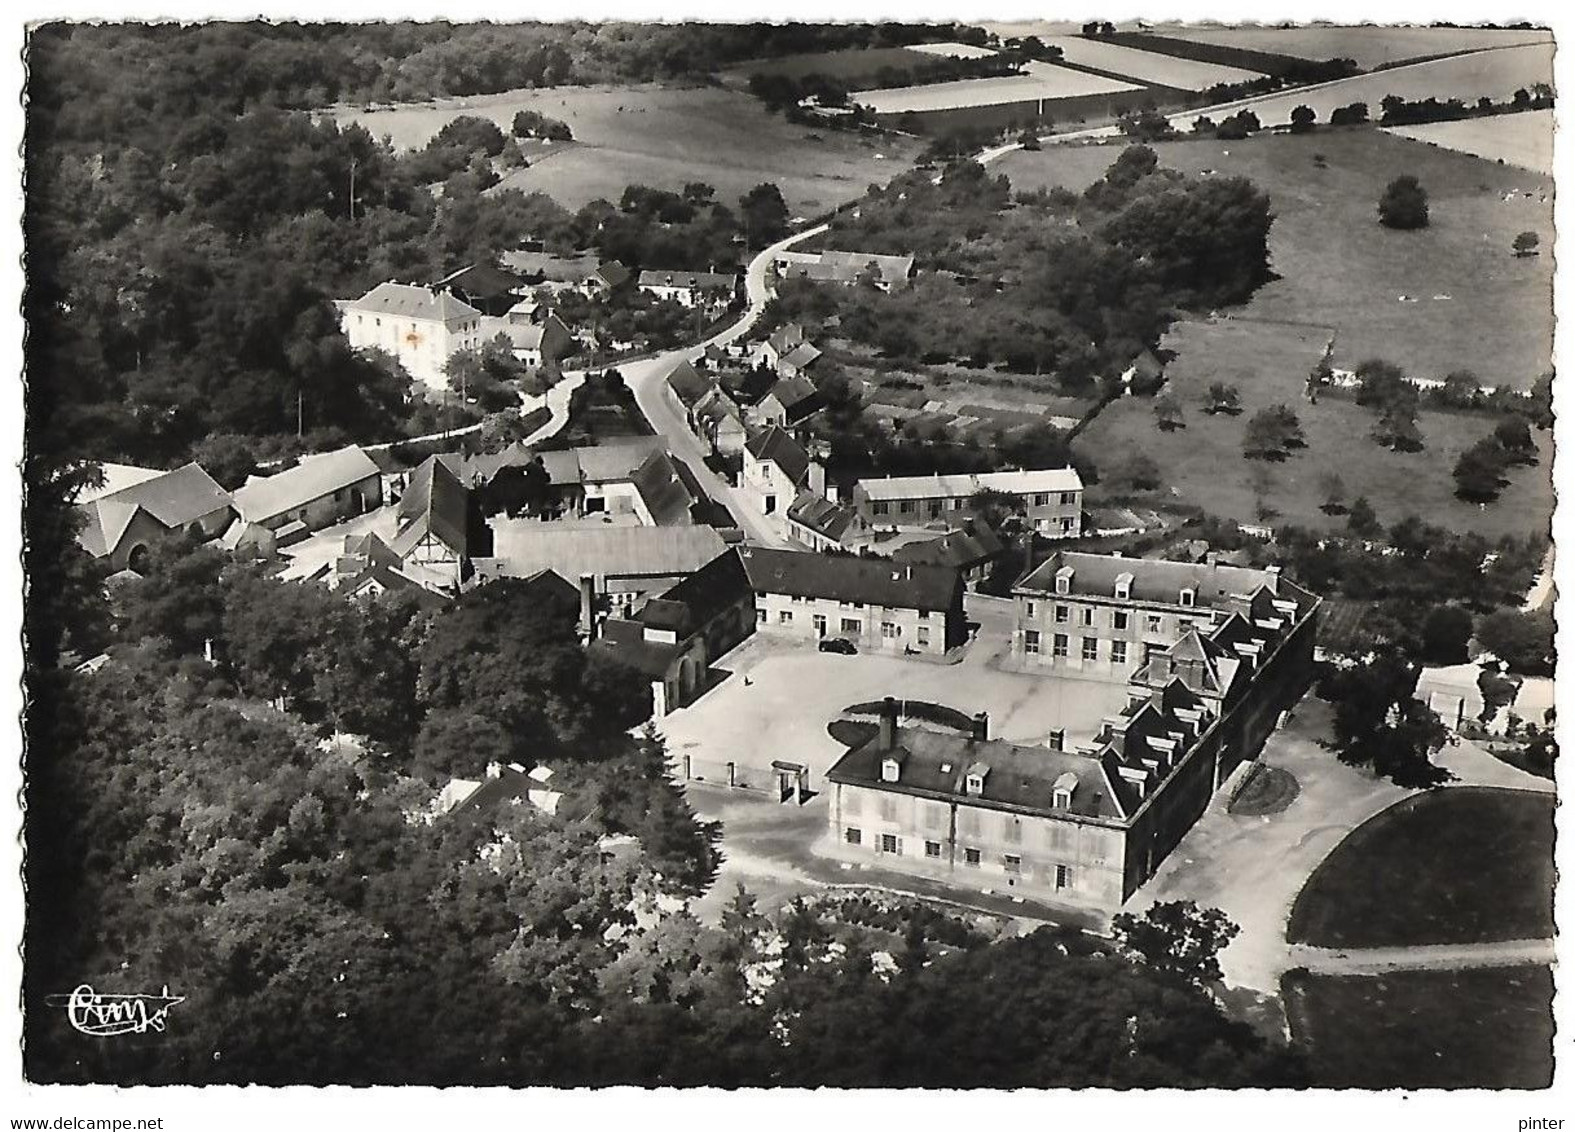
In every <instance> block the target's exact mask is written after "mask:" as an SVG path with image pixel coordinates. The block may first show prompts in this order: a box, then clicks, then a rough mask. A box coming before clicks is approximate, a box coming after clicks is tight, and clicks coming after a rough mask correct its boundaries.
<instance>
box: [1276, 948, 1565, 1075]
mask: <svg viewBox="0 0 1575 1132" xmlns="http://www.w3.org/2000/svg"><path fill="white" fill-rule="evenodd" d="M1281 994H1282V997H1283V999H1284V1002H1285V1009H1286V1014H1287V1016H1288V1017H1289V1019H1290V1026H1291V1033H1292V1041H1293V1044H1294V1045H1295V1046H1297V1047H1299V1048H1300V1049H1302V1051H1303V1052H1304V1053H1305V1054H1306V1055H1307V1058H1308V1060H1309V1062H1310V1064H1311V1072H1312V1078H1313V1080H1312V1083H1313V1084H1314V1085H1315V1086H1322V1087H1325V1088H1350V1089H1395V1088H1407V1089H1425V1088H1444V1089H1467V1088H1483V1089H1505V1088H1510V1089H1545V1088H1547V1087H1548V1086H1549V1085H1550V1084H1551V1083H1552V1080H1553V1013H1552V1008H1553V975H1552V972H1551V971H1550V970H1549V969H1548V968H1546V967H1498V968H1494V967H1485V968H1476V969H1470V970H1459V971H1403V972H1398V973H1396V974H1391V975H1376V976H1375V975H1367V976H1360V975H1358V976H1329V975H1310V974H1307V973H1306V972H1304V971H1291V972H1289V973H1287V974H1286V976H1285V978H1284V980H1283V981H1282V983H1281Z"/></svg>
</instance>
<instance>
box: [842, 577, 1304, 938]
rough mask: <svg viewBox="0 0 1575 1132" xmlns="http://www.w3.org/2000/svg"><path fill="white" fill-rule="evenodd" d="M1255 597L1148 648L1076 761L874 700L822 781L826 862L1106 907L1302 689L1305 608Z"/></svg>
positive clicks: (1252, 753) (1177, 837)
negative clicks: (877, 713)
mask: <svg viewBox="0 0 1575 1132" xmlns="http://www.w3.org/2000/svg"><path fill="white" fill-rule="evenodd" d="M1166 565H1185V564H1166ZM1268 593H1269V591H1267V590H1260V591H1258V593H1257V595H1256V596H1255V597H1254V598H1253V599H1252V600H1251V602H1249V604H1248V608H1247V609H1245V610H1239V609H1238V610H1232V611H1231V612H1230V613H1229V615H1228V616H1227V617H1225V618H1224V619H1223V620H1222V621H1221V622H1220V623H1218V624H1217V625H1214V626H1213V627H1212V628H1211V629H1209V630H1208V631H1204V630H1203V629H1201V628H1200V627H1198V626H1196V625H1194V626H1192V627H1189V628H1187V629H1185V630H1184V631H1182V632H1181V635H1180V636H1179V637H1177V638H1175V639H1173V640H1172V641H1171V642H1170V643H1168V644H1166V645H1165V646H1163V647H1161V648H1158V649H1156V650H1155V651H1153V652H1152V653H1151V654H1150V656H1149V658H1148V660H1147V662H1146V663H1144V664H1142V665H1141V667H1139V668H1138V670H1137V671H1136V672H1133V673H1131V675H1130V677H1129V678H1128V679H1126V680H1125V681H1124V682H1125V683H1126V686H1127V697H1128V702H1127V706H1126V708H1125V709H1124V710H1123V711H1122V712H1121V713H1120V714H1119V715H1116V716H1113V717H1111V718H1109V719H1107V720H1106V721H1105V723H1104V726H1103V727H1102V728H1101V730H1100V731H1099V733H1098V734H1097V735H1096V736H1095V737H1094V739H1093V740H1092V741H1091V742H1089V743H1086V744H1083V745H1081V746H1079V747H1077V748H1076V749H1072V750H1068V749H1065V746H1066V744H1065V742H1064V740H1063V739H1062V737H1061V734H1060V733H1059V732H1057V733H1053V734H1052V735H1051V736H1049V738H1048V739H1047V740H1046V742H1045V743H1044V744H1043V745H1038V746H1036V745H1027V744H1018V743H1005V742H1000V741H998V740H992V739H991V738H990V737H989V734H988V728H987V724H986V723H984V722H983V721H979V722H976V724H975V729H974V731H973V732H972V733H971V734H966V735H962V734H951V733H940V732H936V731H934V730H931V729H919V728H908V727H900V726H898V722H897V718H896V705H895V701H888V705H887V709H886V711H885V712H883V713H882V718H881V722H880V727H879V730H878V733H877V734H876V735H875V736H873V737H872V738H871V739H869V740H868V741H867V742H865V743H864V744H862V745H861V746H858V747H855V748H854V749H852V750H850V751H849V752H848V753H847V754H846V755H844V756H843V758H842V759H841V760H839V761H838V762H837V764H836V765H835V766H833V767H832V769H831V770H830V771H829V772H828V773H827V780H828V782H830V783H831V786H832V796H831V799H830V807H829V822H830V830H829V835H830V842H829V844H830V845H831V847H832V852H833V853H834V855H837V856H841V857H845V858H849V859H853V860H860V861H870V860H878V861H879V863H880V865H881V867H883V868H886V869H891V870H894V871H898V872H909V873H912V874H914V875H917V876H927V877H932V878H935V879H939V880H942V881H944V882H948V883H954V884H961V885H966V886H968V887H970V888H977V887H978V886H980V885H989V886H992V887H998V888H1002V889H1007V890H1013V891H1019V892H1021V893H1023V894H1024V895H1034V896H1042V897H1045V898H1048V899H1053V900H1057V901H1064V902H1068V903H1072V904H1078V905H1083V906H1086V907H1090V908H1094V909H1098V910H1100V911H1103V912H1113V911H1115V910H1116V909H1117V908H1119V907H1120V906H1121V905H1122V904H1123V903H1124V902H1125V901H1126V900H1127V899H1128V898H1129V897H1131V896H1132V894H1133V893H1134V892H1136V891H1137V890H1138V888H1139V887H1141V886H1142V885H1143V883H1144V882H1145V881H1147V880H1148V879H1149V878H1150V877H1152V876H1153V875H1154V871H1155V870H1156V869H1157V868H1158V867H1159V864H1160V862H1162V861H1163V860H1164V859H1165V857H1166V856H1167V855H1168V854H1169V853H1170V852H1171V851H1172V850H1174V849H1175V847H1176V845H1177V844H1178V843H1179V842H1180V841H1181V839H1182V837H1184V836H1185V835H1186V833H1187V831H1188V830H1189V829H1191V828H1192V826H1193V824H1194V823H1196V821H1197V820H1198V818H1199V817H1201V816H1202V814H1203V812H1204V811H1205V810H1206V809H1207V807H1208V805H1209V802H1210V800H1211V799H1212V798H1213V797H1214V795H1215V793H1216V792H1217V791H1218V790H1219V788H1220V786H1221V785H1222V784H1223V783H1224V782H1225V781H1226V780H1227V779H1228V778H1229V777H1230V776H1231V775H1232V773H1233V772H1234V771H1235V770H1236V769H1237V768H1238V767H1239V766H1240V765H1241V763H1242V762H1243V761H1244V760H1247V759H1251V758H1255V757H1256V756H1257V754H1258V752H1259V751H1260V750H1261V749H1262V747H1263V744H1264V742H1265V741H1266V740H1267V738H1268V736H1269V734H1270V733H1271V732H1272V730H1273V729H1274V727H1275V725H1276V724H1277V722H1278V720H1279V719H1280V717H1281V714H1282V713H1283V712H1284V711H1285V710H1286V709H1287V708H1289V707H1290V706H1292V705H1293V704H1294V703H1295V702H1296V701H1297V700H1298V699H1299V698H1300V697H1301V696H1302V694H1303V693H1304V692H1305V690H1306V688H1307V686H1308V684H1309V682H1310V680H1311V677H1312V666H1313V659H1312V657H1313V645H1314V638H1315V636H1316V632H1317V611H1318V606H1319V601H1318V599H1317V598H1316V597H1313V596H1312V595H1311V594H1307V593H1306V591H1298V593H1299V594H1300V595H1301V596H1298V597H1297V598H1295V599H1294V601H1292V600H1291V599H1290V598H1289V597H1288V596H1284V595H1288V594H1289V593H1290V591H1289V589H1286V590H1284V591H1283V593H1282V596H1278V597H1275V596H1265V595H1267V594H1268ZM1276 602H1278V603H1279V604H1278V605H1276V604H1275V603H1276Z"/></svg>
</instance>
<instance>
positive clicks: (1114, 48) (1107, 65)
mask: <svg viewBox="0 0 1575 1132" xmlns="http://www.w3.org/2000/svg"><path fill="white" fill-rule="evenodd" d="M1045 42H1046V43H1047V44H1050V45H1051V46H1053V47H1059V48H1060V49H1061V51H1062V53H1063V58H1064V59H1065V60H1066V61H1067V62H1068V63H1075V64H1077V65H1078V66H1080V67H1093V68H1095V69H1096V70H1100V71H1106V72H1108V73H1110V74H1113V75H1120V76H1121V77H1122V78H1125V79H1131V80H1132V81H1133V82H1137V83H1154V84H1157V85H1159V86H1168V87H1175V88H1177V89H1178V90H1207V89H1208V88H1209V87H1211V86H1213V85H1214V84H1215V83H1242V82H1250V81H1251V80H1253V79H1256V78H1261V77H1262V76H1260V75H1259V74H1258V73H1257V72H1256V71H1245V70H1242V69H1241V68H1239V67H1223V66H1220V65H1219V64H1217V63H1202V62H1198V61H1197V60H1194V59H1178V58H1176V57H1175V56H1173V55H1161V54H1159V53H1158V52H1154V51H1141V50H1139V49H1137V48H1135V47H1123V46H1122V45H1120V44H1117V43H1107V42H1103V41H1101V40H1097V39H1085V38H1083V37H1082V36H1080V35H1065V36H1058V37H1056V38H1053V39H1047V40H1045Z"/></svg>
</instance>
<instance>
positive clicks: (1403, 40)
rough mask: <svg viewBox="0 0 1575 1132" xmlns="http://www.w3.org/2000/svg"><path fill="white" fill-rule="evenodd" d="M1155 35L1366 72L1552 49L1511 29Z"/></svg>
mask: <svg viewBox="0 0 1575 1132" xmlns="http://www.w3.org/2000/svg"><path fill="white" fill-rule="evenodd" d="M1149 30H1152V31H1153V33H1154V34H1155V35H1163V36H1167V37H1169V38H1172V39H1184V40H1188V41H1190V42H1193V43H1206V44H1215V45H1218V46H1221V47H1239V48H1244V49H1246V50H1249V51H1267V52H1270V53H1273V54H1276V55H1290V56H1292V57H1294V58H1297V59H1310V60H1313V61H1315V62H1321V61H1322V60H1325V59H1352V60H1355V62H1356V65H1357V66H1358V67H1360V68H1362V69H1363V70H1364V71H1371V70H1374V69H1375V68H1378V67H1390V66H1393V65H1395V64H1396V63H1403V62H1405V61H1407V60H1410V59H1431V58H1435V57H1437V56H1440V55H1452V54H1456V53H1458V52H1463V51H1480V50H1483V49H1485V48H1495V47H1511V46H1516V45H1519V44H1525V43H1545V44H1551V43H1552V42H1553V36H1552V34H1551V33H1550V32H1546V31H1516V30H1513V29H1509V28H1446V27H1381V26H1365V27H1334V26H1331V25H1327V24H1311V25H1304V26H1301V27H1221V26H1220V25H1218V24H1156V25H1155V26H1154V27H1153V28H1151V29H1149Z"/></svg>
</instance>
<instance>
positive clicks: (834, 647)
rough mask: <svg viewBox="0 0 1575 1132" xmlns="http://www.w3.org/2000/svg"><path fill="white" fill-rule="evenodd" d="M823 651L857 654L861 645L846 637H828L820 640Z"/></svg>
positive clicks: (848, 654)
mask: <svg viewBox="0 0 1575 1132" xmlns="http://www.w3.org/2000/svg"><path fill="white" fill-rule="evenodd" d="M820 651H821V652H840V653H842V654H843V655H844V656H855V655H857V653H858V651H859V646H858V645H856V644H854V643H853V642H852V641H850V640H848V639H847V638H846V637H826V638H825V639H824V640H822V641H821V642H820Z"/></svg>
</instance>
